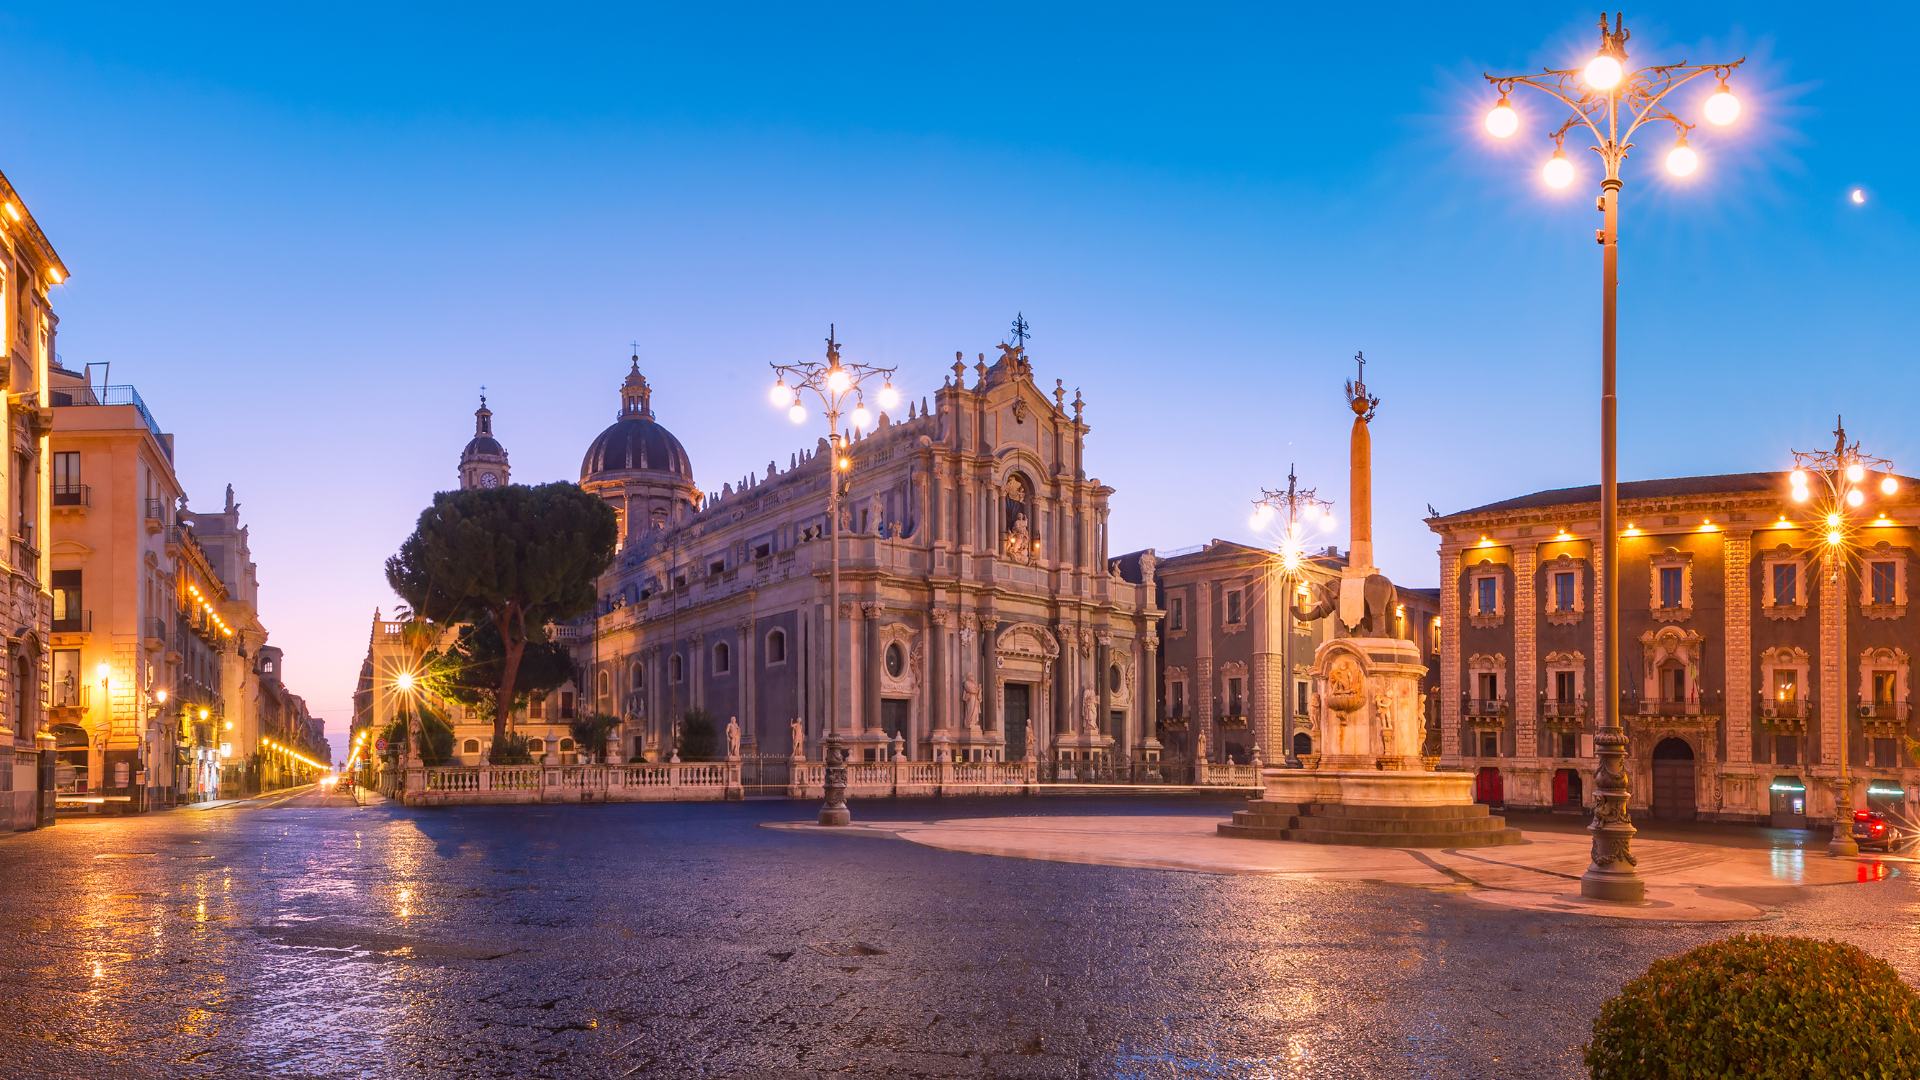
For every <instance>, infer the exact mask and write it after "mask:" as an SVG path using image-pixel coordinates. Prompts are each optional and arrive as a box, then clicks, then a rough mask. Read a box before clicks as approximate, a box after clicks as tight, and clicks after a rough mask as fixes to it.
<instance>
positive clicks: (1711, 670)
mask: <svg viewBox="0 0 1920 1080" xmlns="http://www.w3.org/2000/svg"><path fill="white" fill-rule="evenodd" d="M1896 482H1897V481H1896ZM1911 491H1912V487H1911V485H1908V486H1906V487H1905V488H1904V489H1903V490H1902V492H1901V494H1900V495H1898V496H1897V497H1893V498H1889V499H1885V500H1883V501H1882V506H1881V508H1882V510H1883V512H1882V513H1880V514H1879V516H1878V517H1872V518H1871V519H1870V520H1868V521H1867V523H1866V524H1865V525H1864V526H1863V527H1862V528H1861V529H1860V530H1859V533H1858V536H1857V537H1856V538H1855V539H1857V541H1858V542H1857V544H1854V545H1852V547H1853V548H1854V549H1856V550H1853V553H1852V556H1851V557H1850V559H1849V560H1848V563H1847V565H1846V567H1845V568H1844V569H1842V570H1841V571H1840V572H1839V574H1838V576H1830V575H1829V574H1828V572H1827V570H1826V569H1825V564H1824V560H1823V556H1822V555H1821V554H1820V553H1819V551H1818V550H1816V549H1817V548H1818V547H1819V546H1820V544H1821V541H1822V539H1823V537H1824V535H1825V532H1826V527H1825V526H1824V525H1819V524H1817V523H1815V522H1812V521H1811V520H1809V519H1807V515H1806V511H1805V508H1804V507H1800V506H1796V505H1795V504H1794V502H1793V501H1792V500H1791V499H1790V498H1789V495H1788V492H1789V480H1788V477H1787V475H1786V474H1784V473H1774V472H1766V473H1742V474H1736V475H1729V476H1700V477H1685V478H1679V479H1673V480H1649V481H1641V482H1636V483H1626V484H1622V485H1620V496H1619V497H1620V520H1621V521H1622V522H1624V523H1626V525H1625V528H1624V529H1623V534H1622V536H1621V538H1620V583H1619V584H1620V588H1619V604H1620V614H1621V619H1620V623H1621V631H1620V633H1621V643H1622V645H1621V648H1622V654H1621V656H1620V661H1621V692H1622V697H1623V699H1624V700H1623V704H1622V720H1623V723H1624V726H1625V728H1626V731H1627V734H1628V736H1629V738H1630V740H1631V741H1630V743H1629V754H1630V766H1631V774H1630V775H1631V782H1632V799H1631V803H1630V806H1631V807H1632V808H1633V809H1634V810H1635V812H1637V813H1651V814H1652V815H1653V816H1655V817H1663V818H1682V819H1686V818H1703V819H1714V820H1727V821H1748V822H1760V821H1772V822H1774V823H1776V824H1782V825H1801V824H1804V823H1805V822H1806V821H1807V819H1808V818H1810V817H1811V818H1815V819H1818V818H1830V817H1831V815H1832V814H1833V812H1834V799H1833V797H1832V794H1831V791H1830V785H1831V784H1832V783H1833V782H1834V780H1835V779H1836V778H1837V772H1838V763H1839V761H1840V758H1841V754H1842V753H1843V752H1844V753H1845V754H1846V755H1847V760H1848V762H1849V763H1850V769H1851V773H1852V778H1853V790H1854V792H1855V795H1854V801H1855V805H1863V804H1864V805H1876V806H1892V807H1896V808H1899V809H1901V810H1903V811H1904V812H1910V811H1911V810H1912V809H1913V808H1912V806H1911V802H1912V796H1911V795H1910V794H1909V793H1911V792H1914V791H1915V789H1916V786H1920V772H1916V771H1915V768H1914V765H1915V762H1914V760H1913V756H1912V752H1911V750H1910V749H1909V745H1910V744H1909V742H1908V739H1909V737H1910V736H1911V734H1912V732H1911V727H1910V710H1911V705H1910V703H1911V691H1910V688H1909V687H1910V676H1911V672H1910V667H1911V659H1912V656H1913V654H1914V653H1915V651H1916V650H1917V649H1920V607H1915V606H1913V605H1910V604H1909V603H1908V599H1907V589H1908V588H1909V584H1908V583H1909V580H1910V578H1909V573H1910V568H1911V566H1912V564H1913V552H1914V548H1915V543H1916V536H1917V534H1916V529H1920V508H1917V507H1916V506H1915V504H1914V502H1913V500H1912V498H1911V496H1910V495H1908V494H1907V492H1911ZM1598 521H1599V496H1598V491H1597V489H1596V488H1593V487H1584V488H1569V489H1563V490H1557V491H1545V492H1539V493H1536V494H1533V495H1527V496H1522V497H1520V498H1516V499H1509V500H1506V501H1503V502H1496V503H1492V504H1489V505H1486V506H1482V507H1477V508H1475V509H1472V510H1466V511H1462V512H1460V513H1457V514H1449V515H1444V516H1439V517H1435V518H1432V519H1429V521H1428V525H1429V526H1430V527H1431V528H1432V529H1433V531H1434V532H1435V533H1436V534H1438V536H1439V538H1440V567H1441V583H1442V585H1441V606H1442V611H1441V615H1440V618H1441V626H1442V629H1443V631H1444V632H1443V636H1442V642H1441V683H1442V685H1443V687H1444V688H1445V692H1443V693H1442V694H1441V704H1442V711H1441V743H1442V754H1443V758H1444V760H1445V762H1446V763H1447V764H1449V765H1452V766H1455V767H1464V768H1470V769H1474V770H1476V771H1477V772H1478V773H1479V775H1480V783H1479V791H1480V797H1481V798H1482V799H1483V801H1492V802H1504V803H1505V804H1507V805H1513V806H1540V807H1546V806H1553V807H1565V808H1568V809H1574V808H1579V807H1581V806H1586V805H1591V802H1592V791H1591V775H1592V771H1593V768H1594V764H1595V761H1594V757H1593V732H1594V730H1595V727H1594V725H1595V715H1596V713H1595V710H1594V708H1593V702H1594V700H1595V697H1596V695H1597V694H1598V691H1597V689H1596V686H1597V683H1596V676H1595V672H1596V671H1597V670H1598V665H1599V664H1601V663H1602V662H1603V658H1604V656H1605V645H1606V642H1605V638H1604V631H1603V628H1602V626H1601V624H1600V622H1599V620H1598V619H1597V618H1596V617H1595V615H1596V612H1597V610H1598V608H1599V589H1600V584H1601V583H1600V582H1599V581H1598V580H1597V577H1598V574H1597V569H1596V568H1597V566H1598V548H1597V537H1598V532H1599V525H1598ZM1843 740H1844V741H1843Z"/></svg>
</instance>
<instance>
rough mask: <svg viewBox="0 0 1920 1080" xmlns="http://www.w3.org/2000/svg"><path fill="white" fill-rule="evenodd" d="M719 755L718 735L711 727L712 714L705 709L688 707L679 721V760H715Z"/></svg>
mask: <svg viewBox="0 0 1920 1080" xmlns="http://www.w3.org/2000/svg"><path fill="white" fill-rule="evenodd" d="M719 757H720V736H719V733H718V732H716V731H715V730H714V727H713V714H712V713H709V712H707V710H705V709H688V710H687V715H686V716H685V717H684V718H682V719H681V721H680V760H681V761H715V760H718V758H719Z"/></svg>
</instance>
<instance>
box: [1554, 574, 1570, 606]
mask: <svg viewBox="0 0 1920 1080" xmlns="http://www.w3.org/2000/svg"><path fill="white" fill-rule="evenodd" d="M1573 582H1574V574H1573V571H1571V570H1561V571H1558V572H1556V573H1555V574H1554V575H1553V610H1555V611H1572V610H1573Z"/></svg>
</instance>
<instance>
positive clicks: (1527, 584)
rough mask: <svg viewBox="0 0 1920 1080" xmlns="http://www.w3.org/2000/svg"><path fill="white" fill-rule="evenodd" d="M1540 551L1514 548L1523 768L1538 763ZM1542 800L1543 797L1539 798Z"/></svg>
mask: <svg viewBox="0 0 1920 1080" xmlns="http://www.w3.org/2000/svg"><path fill="white" fill-rule="evenodd" d="M1539 563H1540V552H1539V550H1538V549H1537V548H1535V547H1534V546H1533V544H1532V543H1531V542H1529V541H1524V540H1523V541H1521V542H1520V543H1517V544H1515V545H1514V548H1513V687H1512V690H1511V694H1512V701H1513V725H1514V757H1515V758H1516V759H1517V762H1516V763H1517V764H1519V765H1520V766H1521V767H1522V768H1529V767H1533V766H1537V765H1538V764H1539V762H1538V760H1537V759H1538V758H1539V756H1540V710H1539V702H1540V674H1539V672H1540V651H1539V647H1538V641H1537V637H1536V635H1535V628H1536V626H1537V624H1538V620H1539V618H1540V612H1539V606H1540V602H1539V597H1538V596H1537V595H1536V594H1537V592H1538V586H1539V575H1538V574H1537V573H1536V571H1537V570H1538V569H1539ZM1542 801H1545V800H1542Z"/></svg>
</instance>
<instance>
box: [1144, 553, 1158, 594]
mask: <svg viewBox="0 0 1920 1080" xmlns="http://www.w3.org/2000/svg"><path fill="white" fill-rule="evenodd" d="M1159 565H1160V560H1159V558H1158V557H1157V556H1155V555H1154V553H1153V549H1152V548H1148V549H1147V550H1145V551H1143V552H1141V553H1140V580H1141V581H1142V582H1143V583H1145V584H1147V585H1152V584H1153V571H1154V569H1155V568H1156V567H1158V566H1159Z"/></svg>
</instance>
